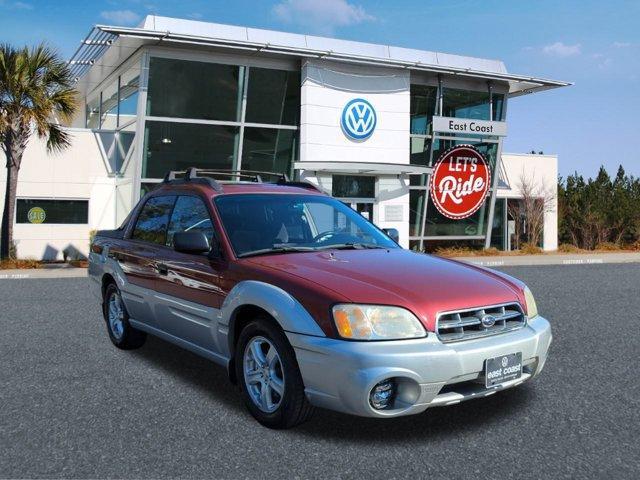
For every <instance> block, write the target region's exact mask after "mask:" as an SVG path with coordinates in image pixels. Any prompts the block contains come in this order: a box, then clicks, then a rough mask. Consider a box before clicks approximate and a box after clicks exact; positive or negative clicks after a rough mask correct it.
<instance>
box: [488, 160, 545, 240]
mask: <svg viewBox="0 0 640 480" xmlns="http://www.w3.org/2000/svg"><path fill="white" fill-rule="evenodd" d="M502 167H503V173H504V176H505V179H504V180H505V181H506V183H507V184H508V185H509V188H500V189H498V193H497V197H498V198H521V197H522V193H521V192H520V186H521V184H522V180H523V179H526V180H525V181H530V182H533V185H534V190H535V191H536V192H537V193H539V194H540V196H542V195H547V196H549V197H551V198H552V201H551V203H552V208H551V209H550V210H549V211H547V212H546V213H545V216H544V234H543V248H544V250H547V251H549V250H557V249H558V196H557V185H558V156H557V155H536V154H522V153H503V154H502Z"/></svg>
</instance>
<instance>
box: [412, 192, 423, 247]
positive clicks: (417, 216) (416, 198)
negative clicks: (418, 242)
mask: <svg viewBox="0 0 640 480" xmlns="http://www.w3.org/2000/svg"><path fill="white" fill-rule="evenodd" d="M426 200H427V191H426V190H410V191H409V236H410V237H417V236H420V231H421V230H422V219H423V218H424V203H425V201H426Z"/></svg>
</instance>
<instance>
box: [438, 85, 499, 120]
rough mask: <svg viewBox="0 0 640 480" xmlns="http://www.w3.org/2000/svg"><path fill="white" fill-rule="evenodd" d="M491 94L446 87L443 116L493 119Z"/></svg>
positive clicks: (443, 99)
mask: <svg viewBox="0 0 640 480" xmlns="http://www.w3.org/2000/svg"><path fill="white" fill-rule="evenodd" d="M490 110H491V96H490V94H489V89H488V88H487V91H486V92H476V91H473V90H459V89H456V88H446V87H444V92H443V97H442V116H443V117H457V118H472V119H474V120H491V114H490Z"/></svg>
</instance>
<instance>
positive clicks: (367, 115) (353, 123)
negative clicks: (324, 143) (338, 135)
mask: <svg viewBox="0 0 640 480" xmlns="http://www.w3.org/2000/svg"><path fill="white" fill-rule="evenodd" d="M376 122H377V116H376V111H375V109H374V108H373V106H372V105H371V104H370V103H369V102H367V101H366V100H365V99H364V98H354V99H353V100H351V101H349V102H347V104H346V105H345V106H344V108H343V109H342V115H341V117H340V126H341V127H342V131H343V132H344V133H345V135H346V136H347V137H349V138H351V139H353V140H366V139H367V138H369V137H370V136H371V135H372V134H373V131H374V130H375V128H376Z"/></svg>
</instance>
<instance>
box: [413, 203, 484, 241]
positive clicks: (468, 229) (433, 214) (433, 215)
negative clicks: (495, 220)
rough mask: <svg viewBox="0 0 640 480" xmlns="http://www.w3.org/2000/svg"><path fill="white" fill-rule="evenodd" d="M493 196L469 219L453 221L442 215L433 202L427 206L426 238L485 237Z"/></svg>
mask: <svg viewBox="0 0 640 480" xmlns="http://www.w3.org/2000/svg"><path fill="white" fill-rule="evenodd" d="M490 202H491V195H488V196H487V198H486V200H485V202H484V204H483V205H482V207H480V209H479V210H478V211H477V212H475V213H474V214H473V215H471V216H470V217H468V218H464V219H461V220H452V219H450V218H447V217H445V216H444V215H442V214H441V213H440V212H439V211H438V209H437V208H436V207H435V205H434V204H433V202H429V204H428V206H427V219H426V225H425V232H424V234H425V236H429V237H432V236H441V235H451V236H457V237H466V236H477V235H485V233H486V221H487V214H488V212H489V203H490Z"/></svg>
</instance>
